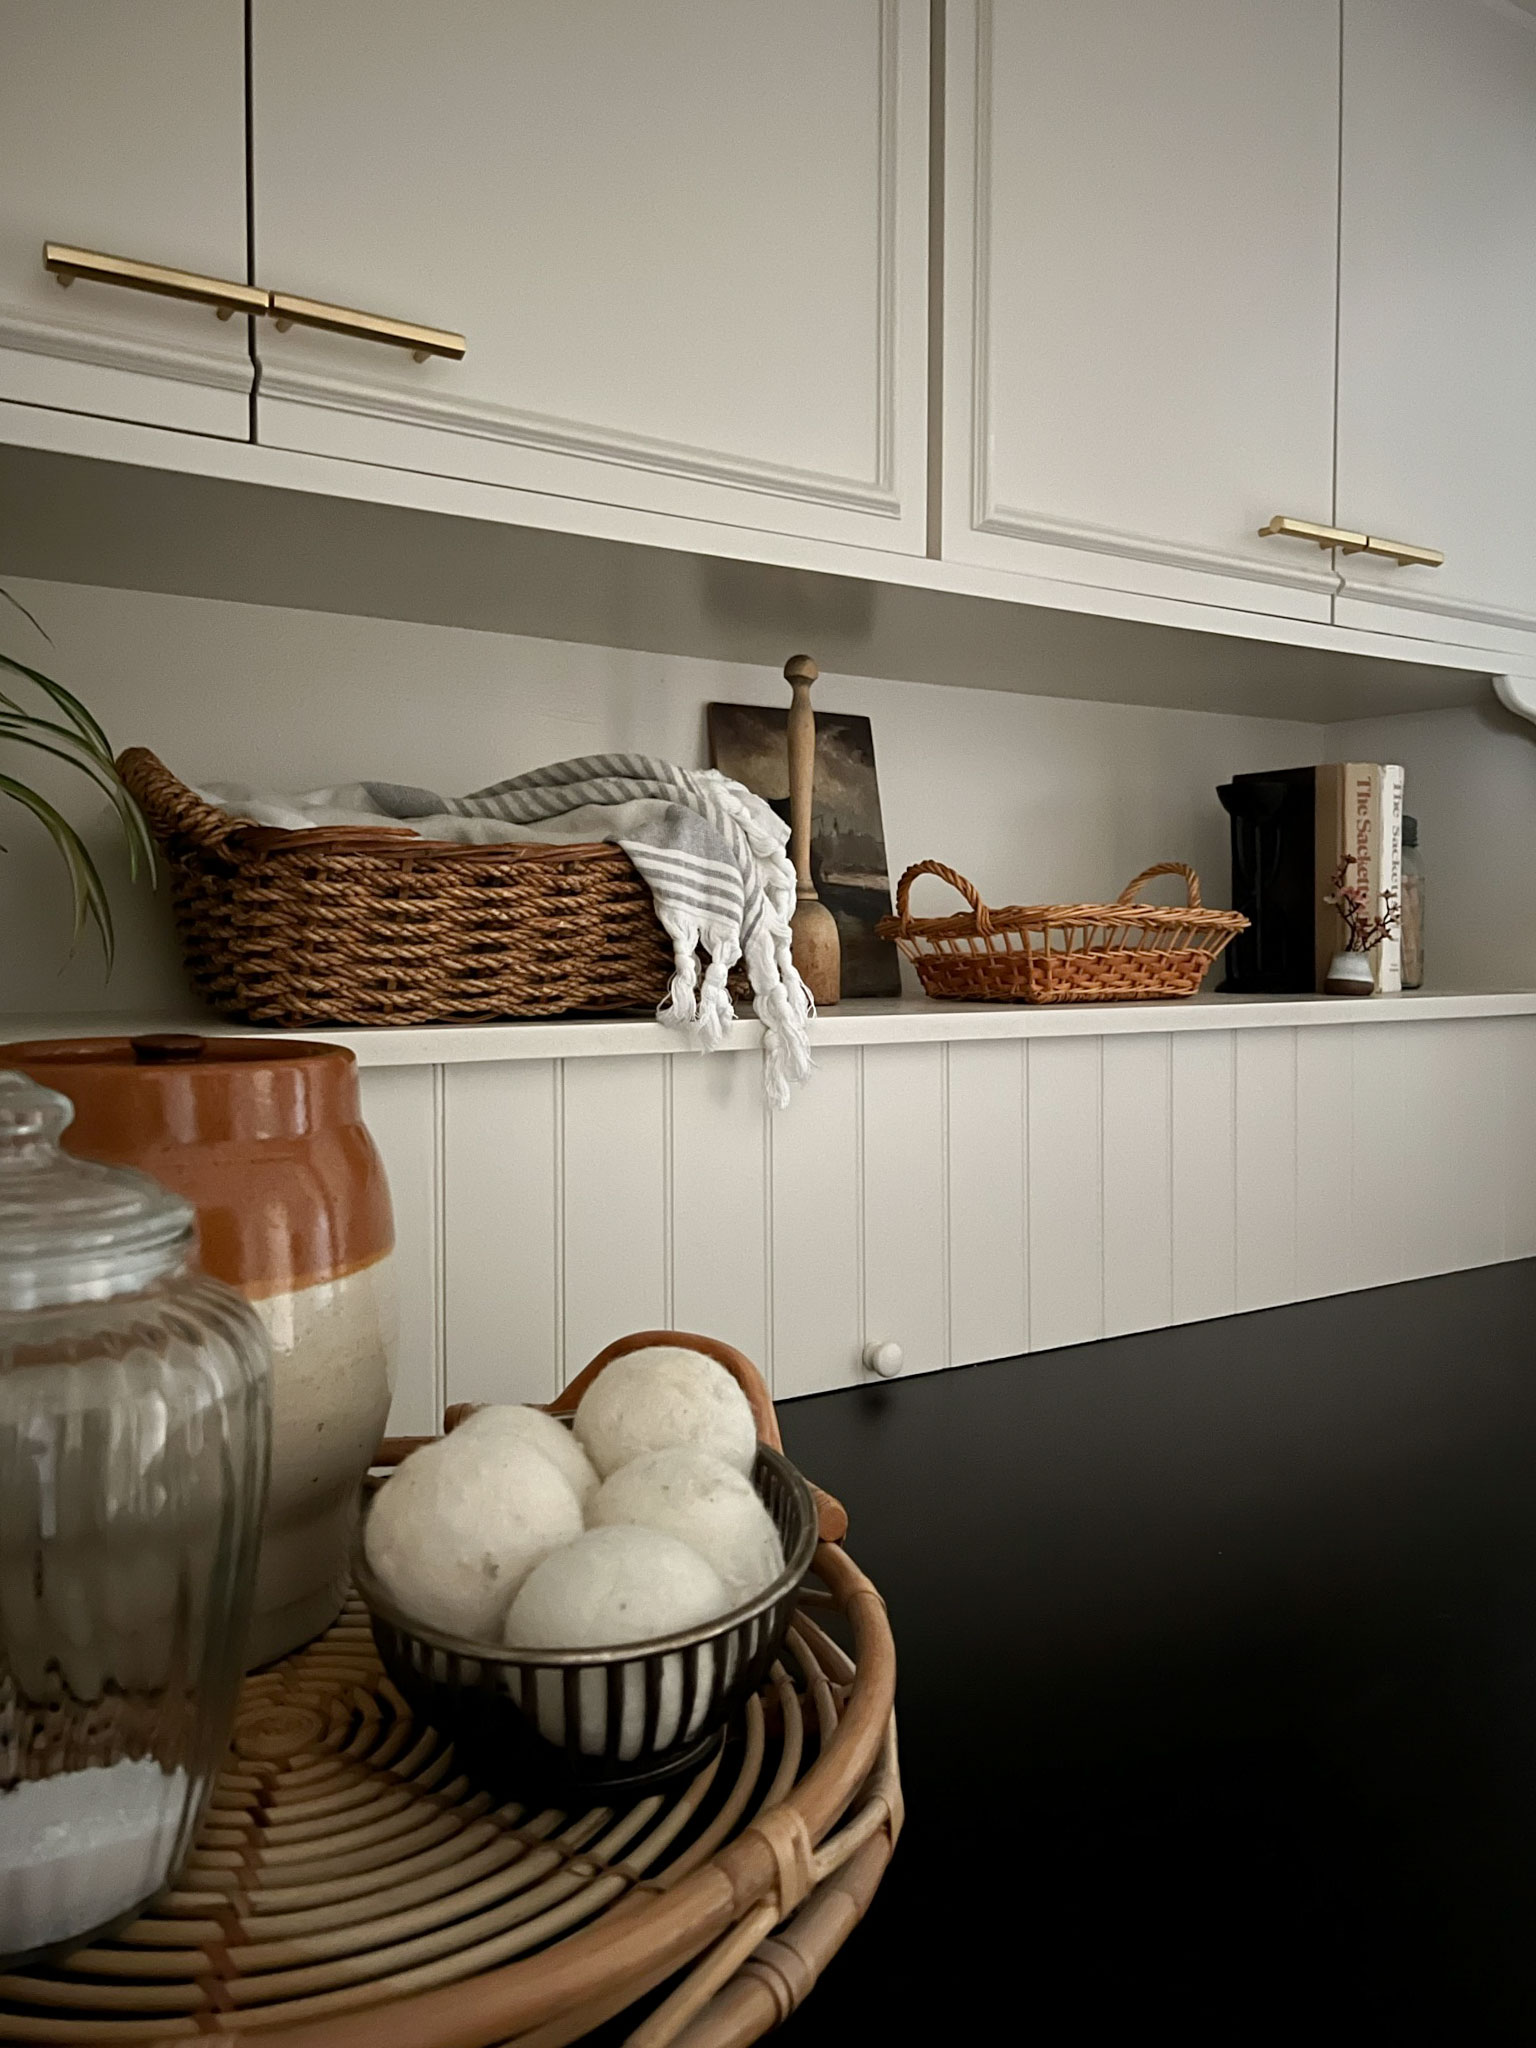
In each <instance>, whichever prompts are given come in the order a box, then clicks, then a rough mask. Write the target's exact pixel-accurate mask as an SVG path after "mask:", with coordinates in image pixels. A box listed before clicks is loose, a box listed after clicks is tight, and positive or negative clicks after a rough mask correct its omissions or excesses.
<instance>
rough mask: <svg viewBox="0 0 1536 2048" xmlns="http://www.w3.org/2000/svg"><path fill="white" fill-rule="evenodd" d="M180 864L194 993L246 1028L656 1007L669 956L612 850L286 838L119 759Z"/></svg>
mask: <svg viewBox="0 0 1536 2048" xmlns="http://www.w3.org/2000/svg"><path fill="white" fill-rule="evenodd" d="M117 765H118V769H119V772H120V773H121V775H122V778H123V780H124V782H125V783H126V784H127V785H128V788H129V789H130V790H131V791H132V792H133V794H134V796H135V797H136V798H137V799H138V801H139V804H140V806H141V807H142V809H143V811H144V815H145V817H146V818H147V819H148V820H149V827H150V830H151V832H153V834H154V836H155V838H156V840H157V841H158V842H159V846H160V850H161V853H162V854H163V856H164V858H165V862H166V866H167V868H168V869H169V871H170V881H171V903H172V907H173V909H174V912H175V916H176V926H177V930H178V932H179V934H180V938H181V945H182V951H183V954H184V955H185V958H186V964H187V973H188V975H189V976H190V978H191V981H192V986H193V987H194V989H195V990H196V991H197V993H198V995H199V996H201V997H202V999H203V1001H204V1002H205V1003H207V1004H208V1006H209V1007H210V1009H214V1010H218V1011H220V1012H222V1013H223V1014H224V1015H225V1016H230V1017H240V1018H243V1019H244V1020H245V1021H246V1022H248V1023H252V1024H447V1023H490V1022H494V1021H495V1020H496V1019H498V1018H504V1017H558V1016H560V1015H562V1014H563V1013H564V1012H566V1011H569V1010H647V1009H654V1008H655V1006H656V1004H657V1003H659V1002H660V1001H661V1000H662V999H663V997H664V996H665V995H666V992H667V984H668V980H669V978H670V976H671V973H672V967H673V961H672V946H671V942H670V941H669V940H668V938H667V935H666V933H665V932H664V931H663V930H662V928H661V925H660V923H659V922H658V921H657V917H656V912H655V908H654V906H653V904H652V901H651V892H650V890H649V889H648V888H647V887H646V886H645V883H644V882H643V881H642V880H641V879H640V876H639V875H638V874H637V873H636V871H635V869H634V866H633V865H632V863H631V862H630V860H629V857H628V855H627V854H625V853H623V852H621V850H620V849H619V848H618V847H617V846H606V845H604V846H449V845H443V844H440V843H438V842H436V841H433V840H426V839H420V838H418V837H417V836H416V834H415V833H413V832H410V831H408V830H403V829H402V830H395V829H392V828H389V827H379V828H377V829H373V828H369V827H366V826H331V827H320V828H317V829H315V830H313V831H308V832H282V831H276V830H273V829H270V828H268V827H265V826H258V825H244V824H241V823H240V821H239V820H238V819H235V818H231V817H230V816H229V815H228V814H227V813H226V812H224V811H221V810H218V809H216V808H215V807H214V806H213V805H212V804H206V803H204V802H203V800H202V799H201V798H200V797H199V796H197V795H195V794H194V793H193V791H191V790H190V789H188V788H187V786H186V784H185V783H182V782H178V781H177V779H176V777H175V776H174V775H173V774H172V773H171V772H170V770H169V769H168V768H166V767H165V766H164V765H163V763H161V762H160V761H159V760H157V759H156V757H155V756H154V755H153V754H152V753H150V752H149V751H148V750H147V749H146V748H144V747H130V748H129V749H128V750H127V752H126V753H124V754H123V755H122V756H121V757H120V758H119V760H118V764H117Z"/></svg>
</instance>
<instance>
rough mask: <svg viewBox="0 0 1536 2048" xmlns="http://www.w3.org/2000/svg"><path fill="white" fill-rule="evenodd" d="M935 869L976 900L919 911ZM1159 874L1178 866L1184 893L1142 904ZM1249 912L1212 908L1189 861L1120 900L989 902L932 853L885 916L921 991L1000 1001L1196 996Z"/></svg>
mask: <svg viewBox="0 0 1536 2048" xmlns="http://www.w3.org/2000/svg"><path fill="white" fill-rule="evenodd" d="M920 875H937V876H938V877H939V879H940V880H941V881H945V882H948V883H949V884H950V886H951V887H952V888H955V889H958V890H959V892H960V894H961V895H962V896H963V897H964V898H965V899H966V902H967V903H968V904H969V905H970V909H969V910H968V911H958V912H956V913H954V914H953V915H952V916H949V917H913V916H912V914H911V910H910V907H909V906H910V899H911V894H912V884H913V883H914V882H915V881H916V880H917V879H918V877H919V876H920ZM1157 875H1181V876H1182V877H1183V879H1184V884H1185V890H1186V895H1187V901H1186V902H1185V903H1183V904H1180V905H1177V906H1174V907H1165V906H1163V905H1160V904H1148V903H1138V902H1136V900H1135V897H1136V892H1137V890H1138V889H1139V888H1140V887H1141V886H1142V884H1143V883H1144V882H1150V881H1151V880H1152V879H1153V878H1154V877H1155V876H1157ZM1247 923H1248V920H1247V919H1246V918H1245V917H1243V916H1242V915H1241V914H1240V913H1239V912H1237V911H1233V910H1207V909H1206V908H1205V907H1204V905H1203V904H1202V903H1201V901H1200V878H1199V876H1198V875H1197V874H1196V873H1195V871H1194V869H1193V868H1191V867H1187V866H1186V865H1185V864H1184V863H1183V862H1182V861H1159V862H1158V864H1157V865H1156V866H1155V867H1150V868H1146V869H1144V870H1143V872H1142V873H1141V874H1139V875H1137V876H1136V877H1135V879H1134V880H1133V881H1130V882H1128V883H1127V884H1126V886H1125V888H1124V889H1122V890H1121V892H1120V894H1119V896H1118V897H1117V898H1116V900H1115V901H1114V902H1113V903H1037V904H1012V905H1009V906H1008V907H1007V908H1005V909H1001V910H992V909H989V908H988V907H987V905H986V904H984V903H983V902H982V900H981V897H980V895H979V894H978V892H977V890H976V888H975V886H974V885H973V884H972V883H970V882H968V881H967V880H966V879H965V877H964V875H961V874H957V873H956V871H955V870H954V869H953V868H949V867H945V866H944V865H943V864H942V862H940V861H935V860H924V861H919V862H918V863H917V864H916V866H914V867H910V868H908V869H907V871H906V873H905V874H904V875H903V876H902V878H901V881H900V883H899V884H898V886H897V891H896V915H895V916H894V917H886V918H882V919H881V921H880V924H879V927H878V930H879V932H880V935H881V937H882V938H887V939H894V940H895V941H896V944H897V945H898V946H899V947H900V948H901V950H902V952H903V953H905V954H906V956H907V958H908V959H909V960H910V961H911V962H912V964H913V966H914V967H915V968H916V969H917V972H918V978H919V979H920V980H921V982H922V984H923V992H924V993H925V994H926V995H930V996H934V997H944V998H948V999H950V1000H954V1001H965V1002H998V1003H1092V1002H1125V1001H1128V1000H1130V1001H1134V1000H1135V999H1137V998H1143V999H1147V998H1156V997H1163V998H1167V997H1169V996H1192V995H1193V994H1194V993H1195V991H1196V990H1197V989H1198V988H1199V986H1200V984H1201V982H1202V981H1203V980H1204V978H1205V975H1206V973H1207V971H1208V970H1209V968H1210V966H1211V963H1212V962H1213V961H1214V960H1215V959H1216V958H1217V957H1218V955H1219V954H1220V953H1221V952H1222V950H1223V948H1224V947H1225V946H1226V945H1227V943H1228V941H1229V940H1230V939H1232V938H1234V937H1235V936H1236V934H1237V933H1238V932H1240V931H1243V930H1244V929H1245V928H1246V926H1247Z"/></svg>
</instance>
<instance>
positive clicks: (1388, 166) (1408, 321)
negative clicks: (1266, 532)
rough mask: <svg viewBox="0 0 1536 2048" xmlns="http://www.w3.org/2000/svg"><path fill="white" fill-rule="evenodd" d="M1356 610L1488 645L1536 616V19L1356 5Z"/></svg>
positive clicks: (1394, 625)
mask: <svg viewBox="0 0 1536 2048" xmlns="http://www.w3.org/2000/svg"><path fill="white" fill-rule="evenodd" d="M1343 132H1344V176H1343V206H1342V213H1341V220H1342V229H1343V241H1342V250H1341V257H1342V261H1341V266H1340V280H1341V284H1340V306H1339V495H1338V516H1339V523H1340V524H1341V525H1343V526H1353V527H1356V528H1359V529H1362V530H1364V531H1365V532H1367V533H1370V534H1372V535H1384V536H1386V537H1387V538H1389V539H1392V540H1398V541H1409V542H1413V543H1417V544H1419V545H1421V546H1426V547H1429V548H1433V549H1436V550H1438V551H1439V552H1441V553H1443V554H1444V556H1445V564H1444V566H1443V567H1442V568H1430V567H1421V566H1416V565H1413V564H1407V565H1403V566H1398V565H1397V564H1395V563H1393V562H1392V561H1391V560H1390V559H1388V558H1385V557H1382V556H1377V555H1372V554H1355V555H1350V556H1347V557H1344V558H1342V559H1341V563H1340V566H1341V569H1342V571H1343V574H1344V577H1345V584H1344V590H1343V592H1342V593H1341V595H1340V597H1339V600H1338V609H1337V616H1338V619H1339V621H1340V623H1341V624H1345V625H1352V626H1364V627H1367V628H1372V629H1374V630H1376V631H1378V632H1396V633H1403V634H1408V635H1414V636H1420V635H1422V636H1428V637H1432V638H1437V639H1451V640H1466V641H1471V642H1473V643H1474V644H1483V645H1487V646H1490V647H1494V648H1497V647H1500V646H1511V647H1519V646H1520V645H1521V644H1522V643H1523V644H1524V645H1525V646H1526V647H1527V649H1528V648H1529V644H1530V633H1531V631H1532V630H1536V18H1533V17H1532V16H1530V15H1529V14H1526V13H1522V12H1519V11H1517V10H1516V9H1515V8H1513V7H1510V6H1508V5H1505V4H1504V0H1345V7H1344V130H1343Z"/></svg>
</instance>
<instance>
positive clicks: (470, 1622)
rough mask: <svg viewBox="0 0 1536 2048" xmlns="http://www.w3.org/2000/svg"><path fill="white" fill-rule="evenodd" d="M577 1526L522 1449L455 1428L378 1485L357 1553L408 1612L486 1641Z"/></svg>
mask: <svg viewBox="0 0 1536 2048" xmlns="http://www.w3.org/2000/svg"><path fill="white" fill-rule="evenodd" d="M581 1528H582V1521H581V1502H580V1501H579V1500H578V1499H577V1498H576V1493H575V1489H574V1488H573V1487H572V1486H571V1484H570V1481H569V1480H568V1479H566V1478H565V1477H564V1476H563V1474H561V1473H560V1472H558V1471H557V1470H556V1468H555V1467H554V1465H552V1464H551V1463H550V1461H549V1459H548V1458H546V1457H545V1456H544V1455H543V1453H542V1452H541V1451H537V1450H535V1449H534V1447H533V1445H532V1444H531V1443H527V1442H524V1441H521V1440H519V1439H517V1438H512V1437H509V1438H506V1439H498V1438H497V1437H495V1436H494V1435H489V1434H481V1433H468V1434H467V1433H465V1432H464V1431H462V1430H454V1432H453V1433H452V1435H450V1436H445V1437H443V1438H442V1439H441V1440H440V1441H439V1442H437V1443H434V1444H427V1445H425V1446H424V1447H423V1448H422V1449H421V1450H419V1451H415V1452H413V1453H412V1455H411V1456H410V1457H409V1458H407V1459H406V1461H405V1463H404V1464H403V1465H401V1466H399V1467H398V1468H397V1469H396V1470H395V1471H394V1472H393V1473H392V1474H391V1476H390V1477H389V1478H388V1479H387V1480H385V1482H384V1484H383V1486H381V1487H380V1489H379V1491H378V1493H377V1494H376V1495H375V1497H374V1501H373V1505H372V1507H371V1508H370V1509H369V1511H368V1522H367V1528H366V1532H365V1535H364V1540H363V1547H364V1554H365V1555H366V1557H367V1559H368V1563H369V1565H370V1566H371V1567H372V1569H373V1571H374V1572H375V1573H376V1574H377V1575H378V1579H379V1583H380V1584H381V1585H382V1586H383V1588H384V1590H385V1591H386V1592H387V1593H388V1594H389V1596H390V1598H391V1599H393V1600H394V1601H396V1602H397V1603H398V1604H399V1606H401V1607H402V1608H403V1609H404V1610H405V1612H406V1613H407V1614H409V1615H411V1616H413V1617H415V1618H416V1619H417V1620H418V1621H421V1622H424V1623H426V1624H427V1625H428V1626H429V1627H432V1628H438V1629H442V1630H443V1631H444V1632H445V1633H446V1634H448V1635H455V1636H466V1637H468V1638H469V1640H470V1641H471V1642H482V1643H493V1642H497V1641H499V1640H500V1637H501V1624H502V1620H503V1617H504V1616H505V1614H506V1611H507V1605H508V1602H509V1601H510V1600H511V1598H512V1595H513V1594H514V1593H515V1592H516V1591H517V1589H518V1587H519V1586H521V1584H522V1583H523V1580H524V1579H525V1578H526V1577H527V1576H528V1574H529V1573H530V1572H531V1571H532V1570H533V1568H534V1566H535V1565H536V1564H538V1562H539V1561H540V1559H541V1558H544V1557H547V1556H548V1555H549V1553H550V1552H551V1551H552V1550H556V1549H558V1548H559V1546H560V1545H561V1544H562V1543H570V1542H572V1541H573V1540H574V1539H575V1538H576V1537H578V1536H579V1535H580V1534H581Z"/></svg>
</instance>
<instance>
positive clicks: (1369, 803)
mask: <svg viewBox="0 0 1536 2048" xmlns="http://www.w3.org/2000/svg"><path fill="white" fill-rule="evenodd" d="M1315 775H1316V781H1315V790H1316V798H1315V805H1314V810H1313V829H1314V833H1315V840H1314V846H1315V853H1314V858H1313V881H1314V886H1315V888H1316V892H1317V914H1316V924H1315V933H1316V970H1317V973H1316V983H1315V986H1316V987H1317V988H1319V989H1320V988H1321V987H1322V986H1323V983H1324V981H1325V980H1326V979H1327V975H1328V963H1329V961H1330V960H1331V959H1332V958H1333V956H1334V954H1335V953H1340V952H1343V950H1344V949H1345V947H1346V945H1347V944H1348V941H1349V928H1348V926H1347V925H1346V924H1345V922H1344V919H1343V918H1342V917H1341V916H1340V914H1339V912H1338V911H1337V910H1336V909H1335V908H1334V907H1333V905H1332V904H1330V903H1327V902H1325V901H1324V899H1325V897H1327V896H1329V895H1331V894H1332V893H1333V878H1334V875H1335V874H1336V873H1337V872H1338V866H1339V862H1340V861H1341V860H1342V859H1344V857H1345V856H1346V855H1348V856H1350V857H1351V858H1352V859H1353V861H1354V866H1353V867H1352V868H1351V869H1350V870H1349V877H1348V879H1349V885H1350V886H1351V887H1358V886H1359V885H1360V884H1362V883H1363V884H1364V887H1365V891H1366V903H1367V906H1368V908H1369V910H1370V913H1371V915H1372V916H1380V915H1381V914H1382V911H1383V905H1384V903H1385V902H1386V901H1387V900H1388V899H1387V895H1386V892H1388V891H1390V892H1391V896H1390V900H1391V902H1392V903H1393V904H1394V905H1396V906H1400V905H1401V902H1402V881H1403V771H1402V769H1401V768H1400V767H1399V766H1397V765H1396V764H1394V763H1381V762H1375V761H1339V762H1328V763H1325V764H1324V765H1322V766H1320V767H1319V768H1317V770H1316V771H1315ZM1368 957H1369V959H1370V962H1371V978H1372V980H1373V981H1374V983H1375V986H1376V990H1377V993H1378V994H1380V995H1394V994H1396V993H1397V991H1398V990H1400V989H1401V987H1402V985H1403V976H1402V939H1401V935H1400V934H1399V933H1398V932H1394V933H1393V934H1392V936H1391V937H1390V938H1386V939H1383V940H1382V941H1381V943H1380V945H1378V946H1376V947H1373V949H1372V951H1371V953H1370V955H1369V956H1368Z"/></svg>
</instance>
